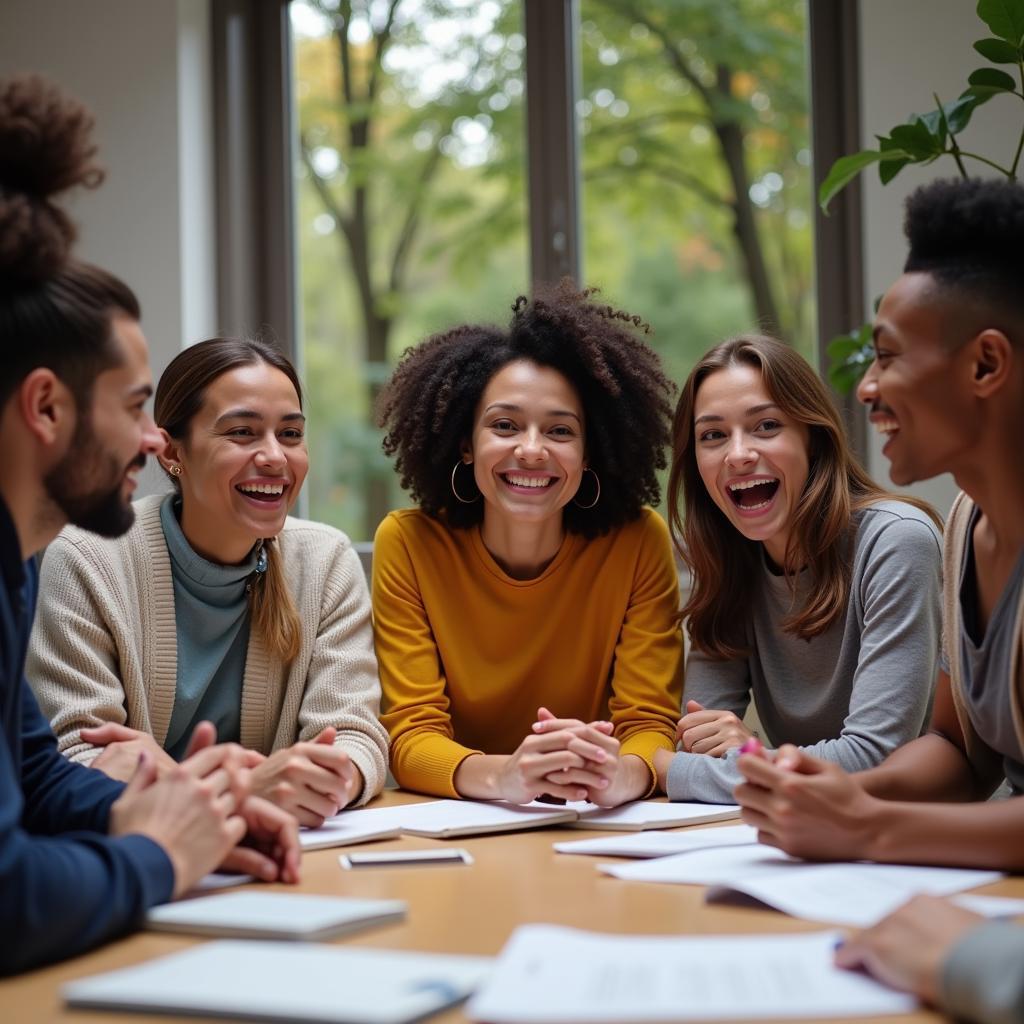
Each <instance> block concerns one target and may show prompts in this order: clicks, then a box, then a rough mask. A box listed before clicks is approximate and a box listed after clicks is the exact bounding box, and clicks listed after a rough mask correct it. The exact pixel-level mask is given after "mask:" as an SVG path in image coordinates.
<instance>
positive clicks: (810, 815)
mask: <svg viewBox="0 0 1024 1024" xmlns="http://www.w3.org/2000/svg"><path fill="white" fill-rule="evenodd" d="M737 763H738V766H739V770H740V772H741V773H742V775H743V777H744V778H745V779H746V781H745V782H742V783H740V784H739V785H738V786H737V787H736V790H735V795H736V802H737V803H738V804H740V806H741V808H742V817H743V820H744V821H745V822H746V823H747V824H748V825H753V826H754V828H756V829H757V830H758V839H759V840H760V841H761V842H762V843H766V844H767V845H768V846H776V847H778V848H779V849H781V850H785V852H786V853H789V854H792V855H793V856H795V857H806V858H808V859H809V860H855V859H858V858H864V857H869V856H870V852H869V851H870V846H871V841H872V838H873V836H874V824H873V814H874V811H875V809H876V807H877V806H878V804H879V801H878V800H877V799H876V798H875V797H872V796H869V795H868V794H867V793H866V792H865V791H864V789H863V788H862V787H861V785H860V783H858V782H857V781H856V780H855V779H854V778H853V777H852V776H850V775H848V774H847V773H846V772H844V771H843V770H842V769H841V768H840V767H839V766H838V765H835V764H832V763H830V762H828V761H820V760H818V759H817V758H814V757H810V756H809V755H808V754H805V753H803V752H802V751H800V750H799V749H798V748H796V747H793V746H789V745H786V746H783V747H780V748H779V750H778V752H777V754H776V756H775V759H774V761H770V760H768V759H767V758H766V757H765V756H764V755H763V754H743V755H741V756H740V758H739V760H738V762H737Z"/></svg>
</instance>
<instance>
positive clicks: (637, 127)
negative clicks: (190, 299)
mask: <svg viewBox="0 0 1024 1024" xmlns="http://www.w3.org/2000/svg"><path fill="white" fill-rule="evenodd" d="M524 2H525V3H526V4H547V5H548V7H547V8H546V12H550V10H551V9H553V8H554V7H556V6H557V7H559V8H561V0H524ZM806 6H807V2H806V0H635V2H629V0H579V2H578V6H577V8H576V14H577V17H576V26H575V28H576V32H575V40H574V42H570V44H569V45H568V46H567V47H566V52H564V53H556V56H555V58H554V61H555V62H556V63H557V62H558V61H563V62H565V63H564V64H563V69H564V68H565V67H572V66H573V64H574V61H576V60H578V62H579V63H578V65H576V66H575V75H574V76H573V75H568V76H567V75H564V74H563V75H561V76H559V74H558V73H557V72H558V71H559V70H562V69H560V68H558V67H553V68H548V69H547V70H548V71H550V72H552V74H551V77H550V78H547V77H545V80H544V81H543V82H541V81H539V80H537V81H535V83H534V88H535V90H541V89H543V90H549V89H551V90H553V89H554V85H553V84H552V83H557V82H558V81H559V78H560V77H561V80H562V83H563V84H564V82H565V81H571V80H572V79H573V78H574V77H575V80H576V82H577V83H578V95H575V96H574V97H573V98H574V100H575V103H574V112H575V125H574V127H575V140H574V139H573V138H572V137H570V138H568V139H566V140H565V141H564V145H565V146H566V147H567V153H566V156H567V157H568V158H570V162H571V158H573V157H574V156H575V147H576V145H578V149H579V168H578V175H579V178H578V193H579V195H580V197H581V201H580V208H581V209H580V217H579V223H577V222H576V219H575V218H574V217H570V224H569V230H570V232H572V233H573V238H572V239H571V241H572V243H573V249H574V251H576V250H578V251H579V252H580V253H581V255H582V259H581V262H582V267H581V278H582V280H583V281H584V282H586V283H590V284H596V285H599V286H601V287H602V288H603V290H604V294H605V296H606V297H607V299H608V300H609V301H612V302H615V303H617V304H621V305H623V306H625V307H626V308H628V309H629V310H630V311H631V312H635V313H638V314H640V315H642V316H644V317H645V318H646V319H648V320H649V321H650V322H651V323H652V325H653V326H654V327H655V331H656V333H655V336H654V344H655V345H656V347H657V348H658V349H659V351H660V352H661V354H662V356H663V358H664V359H665V361H666V365H667V366H668V369H669V372H670V373H671V374H672V375H673V376H674V378H675V379H676V380H681V379H682V377H683V376H685V374H686V372H687V371H688V369H689V366H690V365H692V362H693V360H694V359H695V358H696V357H697V356H698V355H699V354H700V353H701V352H703V351H704V350H705V349H706V348H707V347H708V346H709V345H711V344H712V343H713V342H715V341H716V340H718V339H720V338H721V337H723V336H725V335H728V334H732V333H736V332H738V331H744V330H751V329H754V328H756V327H757V326H758V324H759V323H763V324H765V326H769V327H771V328H772V329H775V330H778V331H780V332H781V333H782V335H783V336H784V337H785V338H786V339H787V340H789V341H791V342H792V343H793V344H795V345H797V346H798V347H799V348H800V349H801V350H802V351H804V352H805V353H806V354H808V355H810V353H811V351H812V349H813V342H812V336H813V329H814V325H813V319H814V304H813V300H812V280H811V278H812V270H811V268H812V253H811V232H812V218H811V200H810V192H811V173H810V151H809V143H808V137H807V136H808V109H807V106H808V104H807V87H806V80H807V72H806V58H805V37H806V26H805V18H806ZM523 13H524V12H523V3H521V2H520V0H293V3H292V5H291V25H292V35H293V40H294V42H293V46H294V51H293V57H294V67H295V82H294V89H295V106H296V109H297V113H298V122H299V123H298V128H299V137H300V160H299V166H298V168H297V172H296V178H297V186H296V187H297V193H296V196H297V202H296V207H297V215H298V227H299V250H300V251H299V256H300V285H299V290H300V302H301V315H300V324H301V347H302V359H303V363H304V376H305V381H306V385H307V389H308V392H309V403H308V404H309V410H308V411H309V419H310V430H309V438H310V447H311V451H312V467H311V473H310V479H309V484H308V488H309V505H310V507H309V512H310V515H311V516H312V517H313V518H315V519H320V520H324V521H327V522H331V523H334V524H336V525H338V526H340V527H341V528H342V529H344V530H346V531H347V532H348V533H349V534H350V535H351V536H352V537H353V538H354V539H369V538H370V537H372V534H373V530H374V528H375V526H376V523H377V522H378V521H379V519H380V517H381V515H382V514H383V513H384V512H385V511H387V510H388V509H389V508H393V507H396V506H399V505H401V504H404V503H405V502H406V500H407V499H405V498H403V496H402V495H401V494H400V492H398V490H397V485H396V482H395V475H394V473H393V471H392V470H391V468H390V466H389V465H388V464H387V463H386V461H385V460H384V458H383V455H382V453H381V450H380V435H379V431H377V429H376V428H375V427H374V426H373V421H372V408H373V401H374V397H375V395H376V392H377V390H378V389H379V387H380V384H381V383H382V381H383V380H384V379H385V378H386V376H387V374H388V372H389V371H390V368H391V367H392V366H393V365H394V361H395V359H396V358H397V356H398V355H399V354H400V353H401V351H402V350H403V349H404V348H405V347H407V346H408V345H412V344H415V343H416V342H417V341H419V340H421V339H422V338H424V337H425V336H427V335H428V334H430V333H432V332H434V331H437V330H441V329H444V328H445V327H447V326H450V325H452V324H455V323H458V322H461V321H465V320H467V319H487V320H498V321H503V320H505V319H506V317H507V315H508V307H509V304H510V302H511V300H512V299H513V298H514V297H515V295H516V294H518V293H521V292H525V291H527V290H528V287H529V285H528V282H529V281H530V279H531V268H530V267H529V266H528V252H529V248H530V246H529V239H528V237H527V235H528V229H527V223H528V213H529V211H528V209H527V195H526V191H527V187H526V182H527V180H529V175H528V173H527V171H528V166H529V165H530V163H532V164H533V165H534V166H535V167H536V166H544V165H545V163H546V162H548V161H550V160H551V157H552V154H551V153H550V152H548V153H545V152H527V146H526V141H525V140H526V138H527V137H528V135H529V133H528V131H527V114H526V110H527V104H526V95H525V93H526V87H527V83H526V78H525V67H526V49H527V47H529V46H530V43H531V40H530V38H528V33H527V30H526V28H525V27H524V26H525V25H526V24H529V23H530V22H529V20H524V17H523ZM534 24H536V21H534ZM533 31H534V32H536V31H537V29H536V28H535V29H533ZM544 41H545V40H542V42H544ZM534 45H537V46H540V45H541V43H538V41H537V40H536V39H535V40H534ZM530 52H531V53H533V52H534V51H533V50H532V49H531V51H530ZM546 59H547V58H546ZM545 74H546V72H545ZM549 98H550V99H551V102H555V98H554V96H553V92H552V95H551V97H549V96H548V95H547V93H546V92H535V94H534V95H532V96H531V113H530V116H531V117H536V114H537V109H536V104H537V101H538V99H539V101H540V102H541V103H543V102H546V101H547V100H548V99H549ZM530 137H534V138H537V137H538V136H537V135H536V134H535V133H534V134H533V135H532V136H530ZM570 205H571V203H570ZM533 276H534V277H536V276H537V268H536V267H534V268H533Z"/></svg>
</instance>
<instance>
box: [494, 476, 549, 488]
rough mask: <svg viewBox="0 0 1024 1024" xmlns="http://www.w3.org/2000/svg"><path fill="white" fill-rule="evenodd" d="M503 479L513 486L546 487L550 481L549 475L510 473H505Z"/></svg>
mask: <svg viewBox="0 0 1024 1024" xmlns="http://www.w3.org/2000/svg"><path fill="white" fill-rule="evenodd" d="M505 479H506V480H507V481H508V482H509V483H510V484H512V486H513V487H547V486H548V484H550V483H551V477H536V476H513V475H512V474H511V473H506V474H505Z"/></svg>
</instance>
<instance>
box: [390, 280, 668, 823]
mask: <svg viewBox="0 0 1024 1024" xmlns="http://www.w3.org/2000/svg"><path fill="white" fill-rule="evenodd" d="M592 294H593V293H592V292H590V291H583V292H580V291H576V290H575V289H573V288H572V287H571V286H570V285H569V284H568V283H563V285H562V286H561V287H560V288H559V289H557V290H555V291H552V292H550V293H548V294H546V295H543V296H541V297H538V298H536V299H534V300H533V301H530V302H528V301H527V300H526V299H524V298H520V299H518V300H517V302H516V303H515V305H514V307H513V316H512V320H511V322H510V324H509V326H508V327H507V328H505V329H503V328H500V327H496V326H474V325H463V326H460V327H456V328H453V329H452V330H450V331H446V332H444V333H442V334H438V335H435V336H434V337H432V338H429V339H428V340H427V341H425V342H424V343H423V344H421V345H420V346H418V347H417V348H414V349H410V350H409V351H407V352H406V354H405V356H404V357H403V359H402V361H401V363H400V364H399V366H398V368H397V369H396V371H395V373H394V376H393V377H392V378H391V380H390V382H389V383H388V385H387V387H386V388H385V390H384V392H383V394H382V396H381V404H380V421H381V425H382V426H384V427H385V428H386V429H387V435H386V437H385V439H384V450H385V451H386V452H387V453H388V454H389V455H393V456H395V463H396V469H397V471H398V473H399V474H400V476H401V481H402V486H403V487H405V488H406V489H407V490H408V491H409V492H410V494H411V495H412V497H413V499H414V500H415V501H416V502H417V503H418V505H419V508H417V509H406V510H403V511H399V512H392V513H391V514H390V515H389V516H388V517H387V518H386V519H385V520H384V522H383V523H382V524H381V526H380V528H379V529H378V531H377V537H376V541H375V548H374V563H373V608H374V622H375V625H374V629H375V638H376V644H377V656H378V660H379V663H380V673H381V685H382V688H383V692H384V716H383V721H384V724H385V726H386V727H387V729H388V732H389V733H390V736H391V756H392V770H393V771H394V775H395V778H396V780H397V781H398V783H399V785H401V786H403V787H405V788H408V789H415V790H418V791H420V792H425V793H433V794H437V795H443V796H463V797H472V798H477V799H505V800H510V801H513V802H516V803H525V802H528V801H530V800H532V799H534V798H535V797H537V796H539V795H541V794H547V795H549V796H554V797H562V798H565V799H572V800H580V799H588V800H592V801H594V802H595V803H599V804H601V805H603V806H609V807H611V806H616V805H618V804H620V803H623V802H625V801H627V800H634V799H637V798H640V797H644V796H647V795H649V794H650V793H651V792H652V791H653V789H654V787H655V775H654V768H653V759H654V753H655V751H657V750H672V749H673V746H674V742H675V741H674V736H673V729H674V726H675V721H676V718H677V717H678V712H679V704H680V696H681V694H680V687H681V675H680V669H681V660H682V636H681V632H680V629H679V626H678V616H677V610H678V600H679V598H678V586H677V580H676V571H675V565H674V562H673V558H672V553H671V547H670V543H669V537H668V530H667V528H666V526H665V524H664V522H663V521H662V520H661V519H660V518H659V517H658V515H657V514H656V513H655V512H653V511H652V510H651V509H650V508H648V507H646V506H647V505H648V504H651V503H654V502H656V501H657V500H658V494H659V488H658V481H657V475H656V474H657V470H658V469H661V468H663V467H664V465H665V457H664V454H663V451H664V447H665V445H666V443H667V442H668V439H669V421H670V416H671V406H670V403H669V399H670V397H671V394H672V390H673V389H672V385H671V384H670V383H669V381H668V380H667V379H666V378H665V376H664V375H663V373H662V371H661V368H660V364H659V361H658V357H657V356H656V355H655V353H654V352H653V351H652V350H651V349H650V348H649V347H648V346H647V345H646V344H645V343H644V342H643V341H642V340H641V339H640V338H639V337H638V336H637V334H636V333H635V331H634V329H636V328H639V329H641V330H643V331H644V332H646V331H647V330H648V328H647V326H646V324H643V323H642V321H640V320H639V318H636V317H632V316H630V315H628V314H626V313H623V312H621V311H619V310H615V309H613V308H611V307H610V306H606V305H600V304H598V303H596V302H594V301H592Z"/></svg>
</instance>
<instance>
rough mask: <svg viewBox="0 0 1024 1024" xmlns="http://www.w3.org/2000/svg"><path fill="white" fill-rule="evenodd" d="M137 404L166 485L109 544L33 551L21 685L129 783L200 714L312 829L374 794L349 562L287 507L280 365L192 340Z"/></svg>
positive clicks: (368, 656)
mask: <svg viewBox="0 0 1024 1024" xmlns="http://www.w3.org/2000/svg"><path fill="white" fill-rule="evenodd" d="M154 413H155V419H156V422H157V425H158V426H159V427H160V428H161V430H162V432H163V433H164V436H165V438H166V440H167V447H166V449H165V450H164V452H163V454H162V455H161V456H160V463H161V465H162V466H163V468H164V470H165V471H166V472H167V473H168V474H169V476H170V479H171V481H172V483H173V485H174V490H173V492H172V493H171V494H169V495H163V496H155V497H150V498H144V499H142V500H141V501H139V502H137V503H136V521H135V525H134V526H133V527H132V529H131V530H130V531H129V532H128V533H127V534H126V535H125V536H123V537H121V538H119V539H116V540H108V539H103V538H100V537H97V536H95V535H94V534H88V533H85V532H84V531H82V530H79V529H76V528H74V527H68V528H67V529H65V530H64V531H63V532H62V533H61V534H60V536H59V537H58V538H57V540H55V541H54V542H53V544H52V545H51V546H50V547H49V549H48V550H47V553H46V557H45V558H44V560H43V565H42V570H41V580H40V595H41V600H40V603H39V611H38V615H37V619H36V626H35V630H34V633H33V636H32V643H31V649H30V652H29V659H28V666H27V675H28V678H30V679H31V680H33V686H34V687H35V690H36V695H37V697H38V698H39V702H40V705H41V706H42V709H43V711H44V712H45V713H46V714H47V715H48V716H49V718H50V720H51V722H52V723H53V729H54V732H55V733H56V734H57V737H58V741H59V744H60V749H61V751H62V752H63V753H64V754H65V755H66V756H67V757H69V758H71V759H72V760H76V761H80V762H83V763H86V764H92V766H93V767H95V768H99V769H102V770H103V771H105V772H107V773H108V774H110V775H112V776H114V777H115V778H121V779H124V778H128V777H130V775H131V773H132V771H133V770H134V768H135V765H136V763H137V761H138V756H139V753H140V751H141V750H144V749H145V750H148V751H149V752H150V753H151V754H152V755H153V756H154V758H155V759H156V761H157V763H158V765H166V766H169V765H171V764H172V763H173V762H174V761H175V760H179V759H180V758H182V757H183V756H184V755H185V753H186V748H187V743H188V737H189V735H190V734H191V732H192V729H193V727H194V726H195V725H196V724H197V723H198V722H199V721H202V720H210V721H212V722H213V723H214V724H215V726H216V727H217V734H218V738H219V739H220V740H234V741H236V742H239V743H241V744H242V745H243V746H244V747H246V748H247V749H249V750H251V751H253V754H252V761H253V772H252V781H253V789H254V791H255V792H257V793H258V794H260V795H262V796H266V797H267V798H269V799H271V800H273V801H274V802H275V803H277V804H278V805H280V806H281V807H283V808H285V809H286V810H288V811H289V812H291V813H292V814H294V815H295V817H296V818H297V819H298V821H299V823H300V824H303V825H318V824H320V823H321V822H322V821H323V820H324V819H325V818H327V817H329V816H331V815H332V814H335V813H336V812H337V811H338V810H339V809H341V808H342V807H345V806H347V805H349V804H351V803H353V802H358V803H362V802H365V801H366V800H368V799H370V798H371V797H372V796H374V795H375V794H376V793H377V792H379V790H380V788H381V786H382V785H383V782H384V777H385V773H386V770H387V762H386V757H387V734H386V733H385V731H384V729H383V727H382V726H381V725H380V722H379V721H378V712H379V702H380V684H379V682H378V678H377V665H376V661H375V659H374V654H373V641H372V633H371V626H370V602H369V596H368V593H367V587H366V583H365V580H364V578H363V572H362V568H361V566H360V563H359V559H358V556H357V555H356V553H355V551H354V550H353V548H352V545H351V544H350V542H349V540H348V538H347V537H345V536H344V535H343V534H341V533H339V532H338V531H337V530H335V529H332V528H331V527H329V526H324V525H321V524H318V523H310V522H305V521H302V520H296V519H290V518H288V510H289V509H290V508H291V506H292V505H293V504H294V502H295V499H296V498H297V496H298V493H299V490H300V488H301V487H302V483H303V480H304V479H305V476H306V470H307V468H308V462H309V457H308V453H307V451H306V442H305V437H304V423H305V418H304V416H303V414H302V390H301V386H300V384H299V380H298V377H297V375H296V373H295V369H294V368H293V367H292V365H291V364H290V363H289V362H288V360H287V359H285V358H284V357H283V356H282V355H281V354H280V353H279V352H277V351H276V350H274V349H273V348H271V347H269V346H267V345H264V344H262V343H260V342H256V341H250V340H232V339H220V338H218V339H213V340H210V341H205V342H202V343H200V344H198V345H194V346H192V347H191V348H188V349H186V350H184V351H183V352H181V353H180V354H179V355H178V356H177V357H176V358H175V359H174V360H173V361H172V362H171V364H170V365H169V366H168V367H167V370H166V371H165V372H164V374H163V376H162V377H161V379H160V383H159V385H158V387H157V392H156V404H155V410H154Z"/></svg>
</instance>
